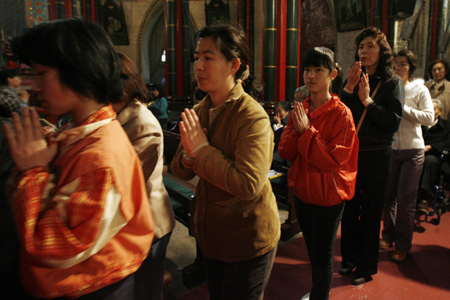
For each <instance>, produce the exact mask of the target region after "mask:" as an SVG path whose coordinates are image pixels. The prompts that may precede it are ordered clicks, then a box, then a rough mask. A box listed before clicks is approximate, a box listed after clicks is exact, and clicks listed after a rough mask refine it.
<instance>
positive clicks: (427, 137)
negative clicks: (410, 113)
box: [422, 117, 450, 157]
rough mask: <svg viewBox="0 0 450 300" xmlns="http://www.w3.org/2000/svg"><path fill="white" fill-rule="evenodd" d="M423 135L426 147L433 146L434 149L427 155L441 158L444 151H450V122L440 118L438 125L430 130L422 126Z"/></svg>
mask: <svg viewBox="0 0 450 300" xmlns="http://www.w3.org/2000/svg"><path fill="white" fill-rule="evenodd" d="M422 135H423V140H424V141H425V145H431V147H432V149H431V150H429V151H428V152H427V153H426V154H427V155H429V154H431V155H434V156H437V157H439V156H440V154H441V153H442V151H444V150H447V151H450V121H447V120H445V119H442V118H441V117H438V122H437V124H436V125H434V126H432V127H430V128H428V126H422Z"/></svg>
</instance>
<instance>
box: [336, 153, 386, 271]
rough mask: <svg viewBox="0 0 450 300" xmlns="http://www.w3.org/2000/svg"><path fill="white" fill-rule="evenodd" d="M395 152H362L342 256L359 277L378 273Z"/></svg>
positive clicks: (344, 218)
mask: <svg viewBox="0 0 450 300" xmlns="http://www.w3.org/2000/svg"><path fill="white" fill-rule="evenodd" d="M391 152H392V148H391V147H389V148H385V149H379V150H371V151H359V157H358V175H357V178H356V190H355V196H354V197H353V199H352V200H351V201H349V202H348V203H346V205H345V209H344V214H343V216H342V226H341V252H342V263H343V265H345V266H356V270H355V272H356V275H358V276H369V275H373V274H376V273H377V271H378V253H379V248H378V247H379V239H380V224H381V214H382V212H383V204H384V195H385V192H386V184H387V181H388V177H389V171H390V167H389V166H390V158H391Z"/></svg>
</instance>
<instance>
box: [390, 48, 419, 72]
mask: <svg viewBox="0 0 450 300" xmlns="http://www.w3.org/2000/svg"><path fill="white" fill-rule="evenodd" d="M397 56H403V57H406V59H407V60H408V64H409V73H408V77H409V79H411V78H412V74H414V72H415V71H416V69H417V59H416V56H415V55H414V52H412V51H411V50H408V49H403V50H400V51H398V52H397V53H396V54H395V55H394V58H395V57H397Z"/></svg>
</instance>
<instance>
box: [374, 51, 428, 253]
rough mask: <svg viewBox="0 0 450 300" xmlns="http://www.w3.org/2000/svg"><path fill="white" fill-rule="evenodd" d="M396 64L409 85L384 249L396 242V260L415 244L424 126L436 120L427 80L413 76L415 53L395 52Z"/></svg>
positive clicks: (388, 203) (385, 215)
mask: <svg viewBox="0 0 450 300" xmlns="http://www.w3.org/2000/svg"><path fill="white" fill-rule="evenodd" d="M394 63H395V73H396V74H397V75H398V76H399V77H400V78H401V79H402V81H403V84H404V86H405V104H404V106H403V118H402V122H401V124H400V128H399V130H398V131H397V132H396V133H395V135H394V138H395V140H394V142H393V143H392V154H391V173H390V176H389V181H388V185H387V189H386V198H385V202H384V212H383V223H384V229H383V231H382V238H381V239H380V249H382V250H386V249H389V248H390V247H392V244H395V251H394V253H393V254H392V259H393V260H395V261H404V260H405V258H406V255H407V253H408V251H409V250H410V249H411V246H412V237H413V232H414V217H415V215H416V202H417V193H418V190H419V180H420V175H421V173H422V167H423V162H424V160H425V158H424V157H425V154H424V148H425V144H424V141H423V137H422V128H421V125H425V126H429V125H431V124H432V123H433V121H434V109H433V103H432V102H431V97H430V93H429V91H428V89H427V88H426V87H425V86H424V85H423V79H420V78H418V79H415V80H413V79H412V74H413V73H414V71H415V70H416V67H417V62H416V58H415V56H414V53H413V52H412V51H410V50H401V51H399V52H398V53H397V54H396V55H395V58H394Z"/></svg>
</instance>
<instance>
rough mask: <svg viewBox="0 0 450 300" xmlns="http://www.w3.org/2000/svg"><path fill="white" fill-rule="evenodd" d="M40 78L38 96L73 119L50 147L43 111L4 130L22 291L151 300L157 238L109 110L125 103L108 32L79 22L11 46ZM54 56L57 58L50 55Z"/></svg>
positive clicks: (135, 164) (137, 170)
mask: <svg viewBox="0 0 450 300" xmlns="http://www.w3.org/2000/svg"><path fill="white" fill-rule="evenodd" d="M12 49H13V52H14V53H15V54H16V55H17V56H19V58H20V59H22V60H23V61H24V62H25V63H27V64H29V63H31V66H32V67H33V68H34V70H35V72H36V81H35V84H34V86H33V92H35V93H37V94H38V95H39V98H40V99H41V102H42V103H43V104H45V106H46V108H47V110H48V111H49V113H52V114H55V115H62V114H65V113H69V114H70V115H71V116H72V120H73V122H72V123H71V124H70V125H67V126H65V127H64V128H61V129H60V131H59V132H57V133H56V134H55V135H50V136H49V138H48V140H45V139H44V138H43V135H42V133H41V130H42V129H41V126H40V124H39V117H38V114H37V112H36V111H32V112H30V111H29V110H28V109H26V108H23V109H22V117H23V122H21V120H20V118H19V116H18V114H16V113H13V116H12V119H13V125H14V129H15V130H14V131H15V132H13V129H12V128H11V127H9V126H4V129H5V135H6V138H7V141H8V146H9V148H10V153H11V157H12V159H13V160H14V162H15V164H16V166H17V169H18V173H17V174H16V176H15V177H13V178H15V182H16V184H15V191H14V194H13V196H12V199H11V200H12V201H11V203H12V210H13V216H14V219H15V224H16V227H17V232H18V237H19V241H20V243H21V253H20V272H21V279H22V283H23V286H24V288H25V289H26V290H27V291H28V292H29V293H30V294H31V295H32V296H34V297H38V298H57V297H64V298H77V297H80V299H84V300H86V299H145V298H144V297H143V296H145V295H142V296H139V297H138V296H136V295H135V294H136V292H137V290H138V289H139V287H138V286H137V280H136V278H135V272H136V271H137V270H138V269H139V267H140V266H141V264H142V262H143V261H144V259H145V258H146V256H147V254H148V252H149V250H150V246H151V243H152V239H153V235H154V233H153V221H152V215H151V211H150V205H149V201H148V196H147V192H146V190H145V183H144V179H143V175H142V167H141V163H140V161H139V158H138V156H137V154H136V151H135V150H134V149H133V147H132V145H131V143H130V141H129V140H128V137H127V135H126V134H125V132H124V131H123V129H122V127H121V126H120V124H119V122H118V121H117V120H116V114H115V112H114V110H113V108H112V106H111V104H109V103H117V102H118V101H120V99H121V96H122V83H121V80H120V61H119V58H118V56H117V53H116V51H115V50H114V47H113V45H112V43H111V41H110V40H109V38H108V36H107V35H106V33H105V32H104V31H103V30H102V29H101V28H100V27H99V26H97V25H94V24H92V23H89V22H85V21H82V20H78V19H69V20H60V21H54V22H49V23H43V24H40V25H37V26H35V27H32V28H30V29H28V30H27V31H25V33H24V34H22V35H21V36H19V37H17V38H16V39H14V40H13V43H12ZM49 54H51V55H49Z"/></svg>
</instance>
